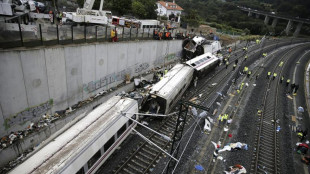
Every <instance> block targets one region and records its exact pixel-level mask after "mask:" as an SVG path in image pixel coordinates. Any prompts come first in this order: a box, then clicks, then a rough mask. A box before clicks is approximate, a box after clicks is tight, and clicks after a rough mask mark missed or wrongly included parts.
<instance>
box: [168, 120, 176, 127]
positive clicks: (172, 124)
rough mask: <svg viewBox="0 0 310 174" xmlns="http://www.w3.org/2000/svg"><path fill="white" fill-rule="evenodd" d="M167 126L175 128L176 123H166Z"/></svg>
mask: <svg viewBox="0 0 310 174" xmlns="http://www.w3.org/2000/svg"><path fill="white" fill-rule="evenodd" d="M166 124H167V125H168V126H170V127H175V124H176V123H175V122H168V121H167V122H166Z"/></svg>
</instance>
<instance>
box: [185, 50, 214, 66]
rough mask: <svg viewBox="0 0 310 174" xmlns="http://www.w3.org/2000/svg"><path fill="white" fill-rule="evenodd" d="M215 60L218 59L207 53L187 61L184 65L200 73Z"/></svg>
mask: <svg viewBox="0 0 310 174" xmlns="http://www.w3.org/2000/svg"><path fill="white" fill-rule="evenodd" d="M217 60H219V58H218V57H216V56H215V55H213V54H211V53H209V52H208V53H205V54H202V55H200V56H197V57H195V58H193V59H191V60H189V61H187V62H186V64H187V65H189V66H191V67H193V68H194V69H195V70H196V71H200V70H201V69H203V68H205V67H206V66H208V65H210V64H212V63H213V62H214V61H217Z"/></svg>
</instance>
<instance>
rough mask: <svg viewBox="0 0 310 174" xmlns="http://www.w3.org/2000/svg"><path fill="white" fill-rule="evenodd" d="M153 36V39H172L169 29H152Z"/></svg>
mask: <svg viewBox="0 0 310 174" xmlns="http://www.w3.org/2000/svg"><path fill="white" fill-rule="evenodd" d="M153 38H154V39H155V40H172V35H171V32H169V31H162V32H160V31H158V30H154V31H153Z"/></svg>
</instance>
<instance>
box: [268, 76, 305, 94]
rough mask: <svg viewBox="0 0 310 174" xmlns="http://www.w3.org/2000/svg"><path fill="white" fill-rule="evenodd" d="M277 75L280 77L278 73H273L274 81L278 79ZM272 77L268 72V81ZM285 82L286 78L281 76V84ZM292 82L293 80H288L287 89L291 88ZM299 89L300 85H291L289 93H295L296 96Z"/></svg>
mask: <svg viewBox="0 0 310 174" xmlns="http://www.w3.org/2000/svg"><path fill="white" fill-rule="evenodd" d="M277 75H278V74H277V73H276V72H274V73H273V76H272V80H274V79H275V78H276V77H277ZM270 77H271V72H270V71H268V72H267V77H266V78H267V79H270ZM283 81H284V76H281V78H280V83H283ZM290 82H291V79H287V80H286V87H288V86H289V84H290ZM298 88H299V85H298V84H295V83H292V84H291V90H290V91H289V92H288V93H293V92H294V94H295V95H296V93H297V90H298Z"/></svg>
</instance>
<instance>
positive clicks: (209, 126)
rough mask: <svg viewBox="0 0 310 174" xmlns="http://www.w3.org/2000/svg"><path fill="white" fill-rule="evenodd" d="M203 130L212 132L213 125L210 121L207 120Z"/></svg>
mask: <svg viewBox="0 0 310 174" xmlns="http://www.w3.org/2000/svg"><path fill="white" fill-rule="evenodd" d="M203 130H204V131H209V132H211V123H210V122H209V121H208V119H205V126H204V127H203Z"/></svg>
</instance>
